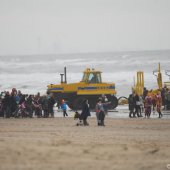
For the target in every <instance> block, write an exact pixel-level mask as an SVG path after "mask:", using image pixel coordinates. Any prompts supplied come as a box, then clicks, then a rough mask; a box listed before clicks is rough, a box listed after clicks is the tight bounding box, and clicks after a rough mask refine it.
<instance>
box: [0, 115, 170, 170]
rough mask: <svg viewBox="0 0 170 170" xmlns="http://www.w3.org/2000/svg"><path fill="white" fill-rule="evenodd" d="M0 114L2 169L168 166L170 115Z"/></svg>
mask: <svg viewBox="0 0 170 170" xmlns="http://www.w3.org/2000/svg"><path fill="white" fill-rule="evenodd" d="M76 122H77V121H75V120H73V118H71V117H69V118H62V117H61V118H59V117H57V118H54V119H52V118H48V119H43V118H39V119H38V118H33V119H13V118H11V119H3V118H1V119H0V169H1V170H31V169H36V170H46V169H52V170H53V169H54V170H56V169H59V170H68V169H74V170H80V169H88V170H94V169H97V170H104V169H107V170H113V169H116V170H122V169H131V170H138V169H139V170H147V169H148V170H163V169H167V164H170V120H169V119H143V118H141V119H128V118H127V119H120V118H118V119H113V118H108V117H107V118H106V121H105V122H106V126H105V127H98V126H97V125H96V119H95V118H89V123H90V126H88V127H83V126H78V127H77V126H76Z"/></svg>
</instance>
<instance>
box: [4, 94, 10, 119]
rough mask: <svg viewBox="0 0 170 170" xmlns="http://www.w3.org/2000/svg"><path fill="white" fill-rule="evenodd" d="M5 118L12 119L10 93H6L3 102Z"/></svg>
mask: <svg viewBox="0 0 170 170" xmlns="http://www.w3.org/2000/svg"><path fill="white" fill-rule="evenodd" d="M3 109H4V116H5V117H6V118H10V116H11V98H10V94H9V92H6V94H5V97H4V100H3Z"/></svg>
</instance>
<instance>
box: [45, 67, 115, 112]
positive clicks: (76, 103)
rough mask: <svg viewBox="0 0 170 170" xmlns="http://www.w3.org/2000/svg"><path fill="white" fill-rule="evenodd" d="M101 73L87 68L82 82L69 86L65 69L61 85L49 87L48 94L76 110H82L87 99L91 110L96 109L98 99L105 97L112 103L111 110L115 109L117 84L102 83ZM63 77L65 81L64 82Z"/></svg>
mask: <svg viewBox="0 0 170 170" xmlns="http://www.w3.org/2000/svg"><path fill="white" fill-rule="evenodd" d="M101 73H102V72H101V71H98V70H95V69H90V68H87V69H86V70H85V71H84V74H83V78H82V80H81V81H80V82H78V83H70V84H67V78H66V67H65V68H64V74H60V75H61V83H60V84H50V85H48V93H53V94H54V96H55V97H56V100H57V101H59V102H60V101H61V100H62V99H64V100H65V101H67V104H68V105H69V107H70V108H71V109H74V110H77V109H81V107H82V102H83V101H84V100H85V99H88V101H89V105H90V108H91V109H94V108H95V105H96V102H97V100H98V98H99V97H101V96H102V95H105V96H106V97H107V99H108V101H109V102H111V104H110V105H109V108H110V109H114V108H115V107H117V105H118V100H117V98H116V97H115V94H116V90H115V83H105V82H102V77H101ZM63 76H64V77H65V80H63Z"/></svg>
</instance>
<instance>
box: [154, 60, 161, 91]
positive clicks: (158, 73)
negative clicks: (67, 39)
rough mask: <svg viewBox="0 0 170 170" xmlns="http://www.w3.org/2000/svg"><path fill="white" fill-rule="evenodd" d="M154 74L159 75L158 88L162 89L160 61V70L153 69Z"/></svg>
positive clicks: (159, 66)
mask: <svg viewBox="0 0 170 170" xmlns="http://www.w3.org/2000/svg"><path fill="white" fill-rule="evenodd" d="M153 74H154V75H155V76H156V77H157V83H158V89H159V90H162V73H161V65H160V63H159V64H158V70H156V71H153Z"/></svg>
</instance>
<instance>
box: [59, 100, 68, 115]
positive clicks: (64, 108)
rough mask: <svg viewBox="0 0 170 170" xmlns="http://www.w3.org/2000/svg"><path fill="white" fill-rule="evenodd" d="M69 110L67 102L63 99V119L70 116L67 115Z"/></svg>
mask: <svg viewBox="0 0 170 170" xmlns="http://www.w3.org/2000/svg"><path fill="white" fill-rule="evenodd" d="M67 108H68V106H67V104H66V102H65V101H64V99H63V100H62V101H61V109H62V110H63V117H65V116H68V114H67Z"/></svg>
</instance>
